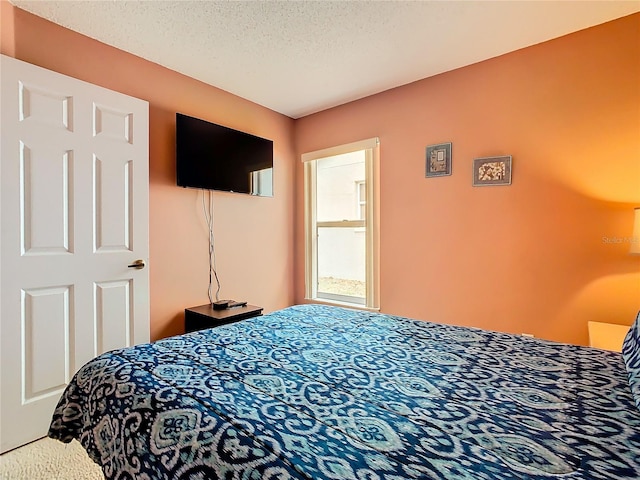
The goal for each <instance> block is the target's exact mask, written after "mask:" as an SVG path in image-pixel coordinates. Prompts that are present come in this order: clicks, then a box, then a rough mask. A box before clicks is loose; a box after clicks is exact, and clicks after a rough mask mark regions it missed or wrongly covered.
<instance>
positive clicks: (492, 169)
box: [473, 155, 511, 187]
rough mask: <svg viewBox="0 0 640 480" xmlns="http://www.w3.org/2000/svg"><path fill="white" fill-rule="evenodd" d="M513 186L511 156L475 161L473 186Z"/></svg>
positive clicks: (477, 159)
mask: <svg viewBox="0 0 640 480" xmlns="http://www.w3.org/2000/svg"><path fill="white" fill-rule="evenodd" d="M486 185H511V155H503V156H500V157H485V158H476V159H474V160H473V186H474V187H482V186H486Z"/></svg>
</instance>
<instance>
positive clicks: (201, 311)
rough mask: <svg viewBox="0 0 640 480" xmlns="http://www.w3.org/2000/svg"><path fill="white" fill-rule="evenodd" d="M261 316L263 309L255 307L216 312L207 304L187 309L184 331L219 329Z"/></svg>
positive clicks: (247, 306) (249, 306) (248, 306)
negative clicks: (222, 326)
mask: <svg viewBox="0 0 640 480" xmlns="http://www.w3.org/2000/svg"><path fill="white" fill-rule="evenodd" d="M260 315H262V307H256V306H255V305H245V306H243V307H231V308H226V309H224V310H214V309H213V308H212V307H211V305H210V304H208V303H207V304H206V305H200V306H197V307H191V308H185V310H184V330H185V332H186V333H189V332H195V331H196V330H203V329H205V328H213V327H219V326H220V325H225V324H227V323H234V322H239V321H240V320H246V319H247V318H252V317H258V316H260Z"/></svg>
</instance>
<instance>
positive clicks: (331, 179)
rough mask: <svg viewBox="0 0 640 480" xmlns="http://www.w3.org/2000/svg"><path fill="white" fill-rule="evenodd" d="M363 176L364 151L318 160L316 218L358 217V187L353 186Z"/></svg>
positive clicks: (320, 219) (336, 219)
mask: <svg viewBox="0 0 640 480" xmlns="http://www.w3.org/2000/svg"><path fill="white" fill-rule="evenodd" d="M364 178H365V151H364V150H360V151H357V152H352V153H345V154H343V155H336V156H333V157H326V158H321V159H319V160H317V170H316V182H317V184H316V187H317V191H316V209H317V211H316V215H317V217H316V218H317V221H318V222H327V221H340V220H357V219H358V218H359V214H360V212H359V208H358V198H357V195H358V190H357V189H355V188H353V187H354V184H355V182H359V181H361V180H363V179H364Z"/></svg>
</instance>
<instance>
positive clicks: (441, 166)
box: [425, 142, 451, 178]
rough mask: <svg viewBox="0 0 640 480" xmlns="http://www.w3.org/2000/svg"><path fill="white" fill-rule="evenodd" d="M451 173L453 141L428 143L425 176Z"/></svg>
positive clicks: (440, 175)
mask: <svg viewBox="0 0 640 480" xmlns="http://www.w3.org/2000/svg"><path fill="white" fill-rule="evenodd" d="M446 175H451V142H447V143H437V144H435V145H428V146H427V148H426V152H425V177H427V178H429V177H444V176H446Z"/></svg>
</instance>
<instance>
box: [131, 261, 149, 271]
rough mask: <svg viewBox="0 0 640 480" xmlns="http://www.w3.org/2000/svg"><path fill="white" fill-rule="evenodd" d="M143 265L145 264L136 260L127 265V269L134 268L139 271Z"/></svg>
mask: <svg viewBox="0 0 640 480" xmlns="http://www.w3.org/2000/svg"><path fill="white" fill-rule="evenodd" d="M145 265H146V264H145V263H144V260H136V261H135V262H133V263H132V264H131V265H128V267H129V268H135V269H136V270H140V269H142V268H144V266H145Z"/></svg>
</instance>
